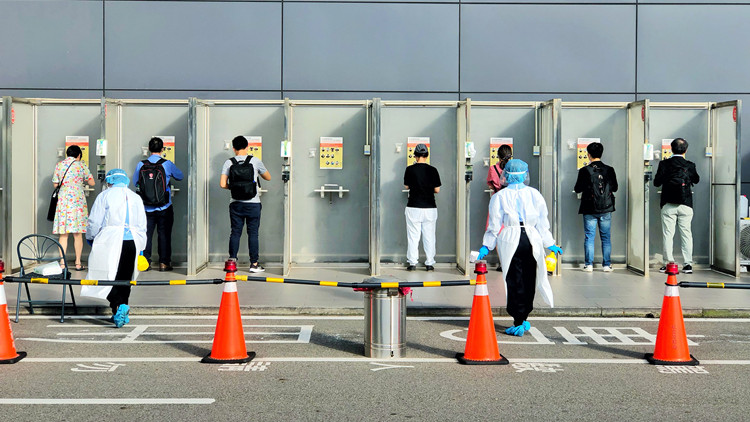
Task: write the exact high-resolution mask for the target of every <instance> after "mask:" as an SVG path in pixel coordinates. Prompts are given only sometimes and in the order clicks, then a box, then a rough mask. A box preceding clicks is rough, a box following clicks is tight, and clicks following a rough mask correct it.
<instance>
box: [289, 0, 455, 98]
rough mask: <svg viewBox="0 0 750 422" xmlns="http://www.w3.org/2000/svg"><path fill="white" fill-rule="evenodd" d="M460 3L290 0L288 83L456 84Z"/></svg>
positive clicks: (353, 86)
mask: <svg viewBox="0 0 750 422" xmlns="http://www.w3.org/2000/svg"><path fill="white" fill-rule="evenodd" d="M457 84H458V5H435V4H431V5H415V4H371V3H370V4H321V3H286V4H285V5H284V88H286V89H293V90H357V91H362V90H365V91H367V90H376V91H407V90H408V91H456V90H457V89H458V85H457Z"/></svg>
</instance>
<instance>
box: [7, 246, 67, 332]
mask: <svg viewBox="0 0 750 422" xmlns="http://www.w3.org/2000/svg"><path fill="white" fill-rule="evenodd" d="M17 251H18V262H19V264H20V265H21V277H43V278H48V279H56V280H67V279H70V271H68V263H67V262H65V252H63V248H62V245H60V243H59V242H58V241H57V240H56V239H55V238H53V237H50V236H46V235H43V234H30V235H28V236H26V237H24V238H23V239H21V241H20V242H18V248H17ZM53 262H54V263H56V264H58V266H59V265H60V262H64V265H63V268H61V270H60V273H59V274H49V275H44V274H41V273H37V272H35V270H38V268H39V267H41V266H43V265H45V264H50V263H53ZM21 284H23V285H24V286H25V287H26V300H22V299H21ZM68 288H69V289H70V299H71V302H66V300H65V293H66V292H65V286H64V285H63V286H62V300H59V301H57V300H32V299H31V292H30V291H29V283H18V295H17V296H16V322H18V314H19V311H20V310H21V304H23V303H26V304H28V305H29V313H30V314H33V313H34V305H36V306H39V307H45V306H57V305H59V306H61V310H60V322H64V321H65V305H68V304H70V305H73V311H74V312H75V313H76V314H78V307H77V306H76V298H75V296H74V295H73V286H72V285H68Z"/></svg>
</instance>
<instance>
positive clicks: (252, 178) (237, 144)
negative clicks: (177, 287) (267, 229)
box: [219, 136, 271, 273]
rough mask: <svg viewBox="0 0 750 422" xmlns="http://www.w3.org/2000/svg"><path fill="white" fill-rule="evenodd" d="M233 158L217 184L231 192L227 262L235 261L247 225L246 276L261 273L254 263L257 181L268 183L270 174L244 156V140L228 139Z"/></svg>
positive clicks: (256, 260)
mask: <svg viewBox="0 0 750 422" xmlns="http://www.w3.org/2000/svg"><path fill="white" fill-rule="evenodd" d="M232 148H233V149H234V158H230V159H229V160H227V161H226V162H224V166H223V167H222V169H221V180H220V182H219V184H220V185H221V187H222V188H223V189H229V190H230V191H231V192H232V202H230V204H229V218H230V220H231V223H232V233H231V235H230V236H229V259H233V260H235V261H236V260H237V251H238V250H239V248H240V238H241V237H242V227H243V226H244V224H245V223H246V222H247V246H248V249H249V252H250V272H251V273H259V272H263V271H265V269H264V268H263V267H262V266H261V265H260V263H259V262H258V251H259V249H260V248H259V245H258V229H259V228H260V211H261V204H260V196H259V195H258V193H259V192H260V185H259V184H258V178H259V177H262V178H263V179H265V180H271V173H269V172H268V170H267V169H266V166H264V165H263V162H262V161H260V160H259V159H258V158H257V157H253V156H252V155H248V152H249V149H250V145H249V144H248V142H247V139H246V138H245V137H244V136H237V137H235V138H234V139H232Z"/></svg>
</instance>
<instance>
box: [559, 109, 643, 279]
mask: <svg viewBox="0 0 750 422" xmlns="http://www.w3.org/2000/svg"><path fill="white" fill-rule="evenodd" d="M626 105H627V104H625V103H614V104H607V103H599V104H597V103H562V114H561V118H560V119H561V128H562V138H561V139H562V142H561V148H560V149H559V152H560V163H561V164H560V171H559V172H558V179H557V183H558V186H559V191H560V196H559V202H558V209H559V210H560V216H561V219H562V221H563V224H561V225H560V230H559V236H560V238H559V239H558V238H556V240H557V242H558V244H560V246H562V248H563V250H564V251H565V254H564V255H562V256H561V257H560V259H561V261H562V262H564V263H570V264H576V265H578V264H580V265H583V263H584V246H583V243H584V231H583V217H582V216H581V215H580V214H578V209H579V207H580V205H581V200H580V199H578V195H576V193H575V191H574V187H575V184H576V180H577V178H578V166H577V163H578V158H579V157H578V156H579V154H580V151H579V150H578V139H579V138H598V139H600V141H601V144H602V146H604V155H602V162H603V163H605V164H607V165H609V166H612V167H613V168H614V169H615V174H616V175H617V176H619V177H618V180H617V181H618V185H619V186H618V190H617V192H616V193H615V194H614V195H615V212H613V213H612V215H611V217H612V224H611V231H610V234H611V241H612V254H611V258H612V263H615V264H617V263H624V262H625V246H626V239H627V236H626V232H625V221H626V219H625V214H626V213H625V208H626V206H625V204H627V201H628V195H627V185H628V183H627V182H628V180H627V177H624V175H625V174H626V166H625V160H623V159H622V158H623V157H625V155H626V153H627V111H626V108H625V107H626ZM585 153H586V152H585V150H584V151H583V154H585ZM583 156H584V157H585V155H583ZM596 238H597V239H596V241H595V242H594V245H595V249H594V264H598V263H601V262H602V251H601V241H600V240H599V239H598V238H599V236H598V235H597V236H596Z"/></svg>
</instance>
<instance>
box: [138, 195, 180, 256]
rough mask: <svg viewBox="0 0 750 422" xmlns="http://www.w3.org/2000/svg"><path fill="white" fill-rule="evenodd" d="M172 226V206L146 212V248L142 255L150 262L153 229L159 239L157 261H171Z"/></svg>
mask: <svg viewBox="0 0 750 422" xmlns="http://www.w3.org/2000/svg"><path fill="white" fill-rule="evenodd" d="M172 226H174V207H173V206H172V205H170V206H169V208H167V209H165V210H162V211H151V212H147V213H146V249H144V250H143V256H145V257H146V259H148V261H149V262H151V242H152V240H153V238H154V229H156V234H157V237H158V239H159V263H161V264H170V263H171V262H172Z"/></svg>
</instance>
